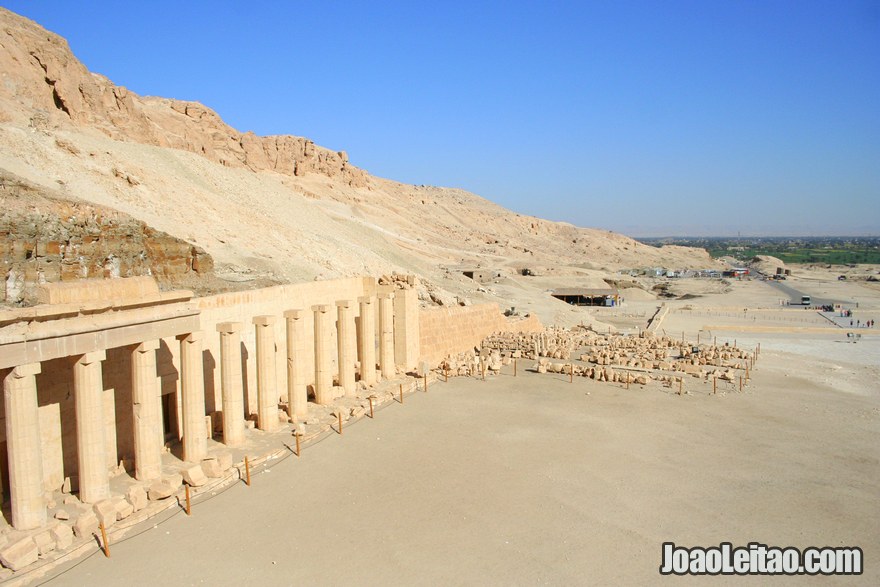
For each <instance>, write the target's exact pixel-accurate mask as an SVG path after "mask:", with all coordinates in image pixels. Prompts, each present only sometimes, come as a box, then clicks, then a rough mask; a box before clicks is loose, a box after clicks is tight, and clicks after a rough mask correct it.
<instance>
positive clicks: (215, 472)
mask: <svg viewBox="0 0 880 587" xmlns="http://www.w3.org/2000/svg"><path fill="white" fill-rule="evenodd" d="M201 467H202V471H203V472H204V473H205V476H207V477H210V478H211V479H218V478H220V477H222V476H223V470H222V469H221V468H220V461H218V460H217V459H213V458H211V459H205V460H203V461H202V464H201Z"/></svg>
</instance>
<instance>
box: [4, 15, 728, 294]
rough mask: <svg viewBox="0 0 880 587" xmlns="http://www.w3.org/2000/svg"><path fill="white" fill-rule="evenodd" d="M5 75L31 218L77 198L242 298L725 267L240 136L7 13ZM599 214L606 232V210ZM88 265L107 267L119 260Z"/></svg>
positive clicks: (12, 150)
mask: <svg viewBox="0 0 880 587" xmlns="http://www.w3.org/2000/svg"><path fill="white" fill-rule="evenodd" d="M0 76H2V83H0V143H2V144H4V149H2V150H0V171H2V172H4V173H5V176H6V177H8V178H11V181H13V183H16V185H17V184H19V183H20V184H21V185H25V184H26V185H27V186H29V187H28V190H29V193H39V194H42V195H43V196H46V197H45V198H43V199H40V198H36V199H34V201H33V202H31V203H29V204H27V205H28V206H31V209H35V207H38V206H43V208H44V209H43V210H42V212H41V213H44V216H45V214H49V213H50V211H47V210H46V209H45V206H46V204H45V202H46V201H50V200H51V201H53V202H59V201H61V200H65V199H66V200H69V201H70V202H73V203H77V202H80V203H83V202H84V203H88V204H89V205H92V206H99V207H100V208H101V209H102V210H112V211H116V212H119V213H121V214H125V215H127V216H129V217H131V218H132V219H133V220H135V221H137V222H141V223H144V224H145V225H146V226H148V227H150V228H151V229H152V230H156V231H159V232H161V233H163V234H166V235H168V236H169V237H170V238H176V239H179V240H181V241H183V243H182V244H181V245H180V246H181V247H183V249H185V250H193V251H197V255H198V256H199V257H200V258H204V259H207V258H208V256H210V258H212V259H213V261H214V270H215V272H216V277H217V278H218V279H220V280H221V281H223V282H224V283H226V284H227V285H228V286H229V287H233V288H247V287H256V286H259V285H266V284H271V283H283V282H294V281H301V280H307V279H316V278H331V277H342V276H353V275H365V274H371V275H380V274H383V273H388V272H391V271H394V270H398V271H403V272H407V273H410V272H413V273H417V274H419V275H421V276H422V277H423V278H425V279H426V280H428V281H429V282H431V281H433V282H434V283H440V284H441V285H440V287H441V288H448V289H449V290H450V291H455V292H456V293H464V294H467V295H470V294H475V295H476V294H479V295H480V296H483V297H489V298H492V296H493V295H496V294H493V293H492V292H488V291H485V288H480V289H482V290H484V291H482V292H476V293H475V292H474V291H473V289H472V285H473V282H470V281H461V280H460V279H458V278H460V277H461V276H460V275H457V274H456V273H455V272H450V271H449V270H448V268H449V267H451V266H459V265H462V264H464V265H480V266H484V267H493V268H497V269H499V270H500V271H502V272H503V273H504V274H505V275H515V274H517V272H518V271H520V270H521V269H522V268H536V269H538V270H540V271H539V272H541V271H544V272H550V273H553V274H557V275H564V274H580V273H584V272H590V271H598V272H607V271H614V270H616V269H618V268H623V267H645V266H658V265H667V266H671V267H707V266H711V265H712V261H711V259H710V258H709V256H708V255H707V254H706V253H705V252H704V251H701V250H698V249H689V248H684V247H663V248H660V249H658V248H656V247H650V246H646V245H642V244H640V243H637V242H635V241H633V240H632V239H630V238H628V237H624V236H622V235H618V234H614V233H611V232H609V231H606V230H598V229H589V228H578V227H575V226H572V225H570V224H566V223H560V222H551V221H547V220H543V219H540V218H535V217H530V216H524V215H520V214H516V213H514V212H511V211H509V210H506V209H505V208H503V207H501V206H498V205H497V204H494V203H492V202H489V201H487V200H485V199H483V198H480V197H479V196H476V195H474V194H470V193H468V192H465V191H463V190H458V189H450V188H438V187H427V186H412V185H406V184H401V183H398V182H395V181H391V180H387V179H382V178H377V177H374V176H371V175H370V174H368V173H367V172H365V171H364V170H362V169H359V168H357V167H355V166H353V165H352V164H351V163H350V162H349V161H348V157H347V155H346V154H345V152H343V151H340V152H335V151H331V150H329V149H325V148H323V147H320V146H317V145H315V144H314V143H313V142H312V141H310V140H308V139H306V138H302V137H295V136H287V135H279V136H267V137H259V136H257V135H255V134H253V133H241V132H239V131H237V130H235V129H233V128H232V127H230V126H229V125H227V124H225V123H224V122H223V121H222V120H221V119H220V117H219V116H218V115H217V114H216V113H215V112H213V111H212V110H210V109H209V108H207V107H205V106H203V105H201V104H198V103H196V102H185V101H180V100H173V99H168V98H154V97H141V96H138V95H136V94H134V93H133V92H130V91H128V90H126V89H125V88H123V87H120V86H116V85H114V84H113V83H111V82H110V81H109V80H108V79H107V78H105V77H104V76H101V75H98V74H94V73H91V72H89V71H88V70H87V69H86V67H85V66H84V65H83V64H82V63H80V62H79V61H78V60H77V59H76V58H75V57H74V55H73V54H72V53H71V51H70V49H69V47H68V44H67V42H66V41H65V40H64V39H63V38H61V37H60V36H58V35H56V34H54V33H51V32H48V31H46V30H45V29H43V28H42V27H40V26H39V25H38V24H36V23H34V22H32V21H30V20H28V19H26V18H24V17H21V16H19V15H16V14H14V13H12V12H10V11H8V10H6V9H2V8H0ZM546 196H547V195H546V194H536V195H535V197H536V198H543V197H546ZM38 201H39V202H43V203H42V204H39V203H37V202H38ZM583 205H584V206H590V205H592V204H591V203H590V202H588V201H585V202H584V203H583ZM67 209H69V207H68V206H64V205H59V206H58V207H57V211H58V212H57V213H59V214H61V213H62V212H63V210H67ZM596 211H597V223H598V222H599V220H600V216H599V215H600V214H601V207H600V206H599V204H598V203H597V204H596ZM26 212H27V210H25V209H22V210H21V213H22V214H23V215H24V216H22V217H25V216H27V213H26ZM52 213H54V212H52ZM102 214H103V213H102ZM107 214H110V213H109V212H107ZM44 221H45V222H47V223H48V225H53V222H52V221H51V220H50V219H46V218H44ZM61 221H62V223H63V222H66V221H67V220H66V219H63V218H62V219H61ZM12 222H14V221H12ZM163 238H164V237H163ZM0 239H2V235H0ZM61 244H62V245H63V244H64V243H61ZM190 245H191V248H190V249H187V247H188V246H190ZM16 246H19V249H20V248H21V245H16ZM175 246H176V245H175ZM7 248H13V247H12V245H11V244H10V246H9V247H7ZM81 249H82V248H80V250H81ZM2 250H3V247H2V246H0V251H2ZM96 250H100V248H98V249H96ZM193 258H194V257H193ZM0 261H2V259H0ZM189 263H190V264H192V261H189ZM81 264H82V266H83V267H106V266H107V259H101V258H95V259H87V260H84V261H82V263H81ZM147 265H148V264H147V263H145V264H140V265H139V264H138V263H133V262H132V263H130V264H128V265H127V266H128V267H131V268H132V269H131V271H135V270H136V268H137V267H145V266H147ZM10 267H11V266H10ZM9 271H11V269H9ZM32 273H33V272H31V274H32ZM73 274H76V275H79V273H76V272H67V273H62V272H57V271H54V270H53V271H45V272H43V275H73ZM176 274H177V273H176V272H171V273H169V275H172V276H173V275H176ZM82 276H83V277H93V275H82ZM0 277H2V276H0ZM8 277H9V276H8V275H7V278H8ZM189 278H190V281H191V278H192V276H189ZM454 278H455V279H454ZM16 279H17V278H16ZM175 279H176V277H173V278H171V279H170V281H169V283H167V284H164V286H167V287H173V286H174V285H175V284H174V280H175ZM186 287H188V288H193V289H197V290H199V291H201V290H200V288H198V287H196V286H194V285H193V284H192V283H187V284H186ZM497 295H500V294H497Z"/></svg>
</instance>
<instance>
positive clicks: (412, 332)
mask: <svg viewBox="0 0 880 587" xmlns="http://www.w3.org/2000/svg"><path fill="white" fill-rule="evenodd" d="M394 362H395V363H396V364H398V365H403V367H404V368H405V369H407V370H414V369H416V367H418V363H419V294H418V292H417V291H416V290H414V289H403V290H397V292H395V294H394Z"/></svg>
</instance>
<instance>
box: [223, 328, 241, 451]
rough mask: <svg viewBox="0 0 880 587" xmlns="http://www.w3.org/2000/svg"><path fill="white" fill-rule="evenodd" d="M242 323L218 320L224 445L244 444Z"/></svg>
mask: <svg viewBox="0 0 880 587" xmlns="http://www.w3.org/2000/svg"><path fill="white" fill-rule="evenodd" d="M242 327H243V325H242V323H241V322H221V323H220V324H218V325H217V332H219V333H220V392H221V396H222V402H223V444H225V445H226V446H241V445H242V444H243V443H244V389H243V387H242V379H241V329H242Z"/></svg>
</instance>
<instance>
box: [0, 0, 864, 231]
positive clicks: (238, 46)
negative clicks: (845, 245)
mask: <svg viewBox="0 0 880 587" xmlns="http://www.w3.org/2000/svg"><path fill="white" fill-rule="evenodd" d="M0 2H2V5H3V6H4V7H6V8H9V9H10V10H12V11H14V12H18V13H19V14H23V15H24V16H27V17H29V18H32V19H34V20H36V21H37V22H38V23H40V24H41V25H43V26H44V27H46V28H47V29H49V30H51V31H54V32H56V33H58V34H60V35H62V36H64V37H65V38H67V39H68V41H69V43H70V46H71V48H72V49H73V51H74V53H75V54H76V56H77V57H78V58H79V59H80V60H81V61H83V62H84V63H85V65H86V66H87V67H88V68H89V69H91V70H92V71H95V72H98V73H101V74H104V75H106V76H107V77H109V78H110V79H111V80H113V82H115V83H117V84H119V85H123V86H126V87H128V88H129V89H131V90H133V91H135V92H137V93H139V94H143V95H158V96H165V97H173V98H180V99H189V100H197V101H200V102H202V103H204V104H206V105H207V106H209V107H210V108H213V109H214V110H216V111H217V112H218V113H219V114H220V115H221V116H222V117H223V118H224V120H226V122H228V123H229V124H230V125H232V126H234V127H235V128H237V129H239V130H242V131H246V130H252V131H254V132H256V133H257V134H260V135H267V134H295V135H300V136H306V137H309V138H311V139H312V140H314V141H315V142H316V143H318V144H320V145H323V146H325V147H328V148H331V149H334V150H346V151H348V153H349V156H350V158H351V161H352V163H354V164H355V165H358V166H360V167H362V168H364V169H366V170H368V171H369V172H371V173H373V174H374V175H378V176H382V177H388V178H391V179H395V180H399V181H403V182H407V183H414V184H430V185H442V186H450V187H461V188H464V189H467V190H470V191H472V192H475V193H477V194H479V195H481V196H484V197H486V198H488V199H490V200H493V201H495V202H498V203H500V204H502V205H504V206H506V207H508V208H511V209H513V210H516V211H518V212H521V213H526V214H534V215H537V216H542V217H545V218H550V219H553V220H565V221H569V222H572V223H574V224H577V225H580V226H594V227H599V228H607V229H611V230H616V231H620V232H624V233H626V234H630V235H635V236H648V235H654V236H660V235H671V234H675V235H679V234H693V235H707V234H709V235H711V234H717V235H731V234H733V235H735V234H737V233H742V234H743V235H755V234H783V235H790V234H798V235H801V234H873V235H878V234H880V0H837V1H830V2H815V1H806V0H799V1H777V0H760V1H747V0H738V1H728V2H722V1H714V0H700V1H679V0H666V1H656V2H649V1H626V0H623V1H613V2H612V1H608V2H552V1H551V2H547V1H545V2H525V1H516V0H512V1H509V2H479V1H473V0H472V1H467V2H459V1H445V2H412V1H409V2H366V1H365V2H294V1H289V2H283V1H277V2H271V1H264V2H232V1H222V0H218V1H215V2H200V1H196V0H190V1H187V2H158V1H155V2H118V1H113V2H109V1H106V2H105V1H93V2H67V1H61V0H57V1H53V2H48V1H39V0H27V1H9V0H0Z"/></svg>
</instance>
